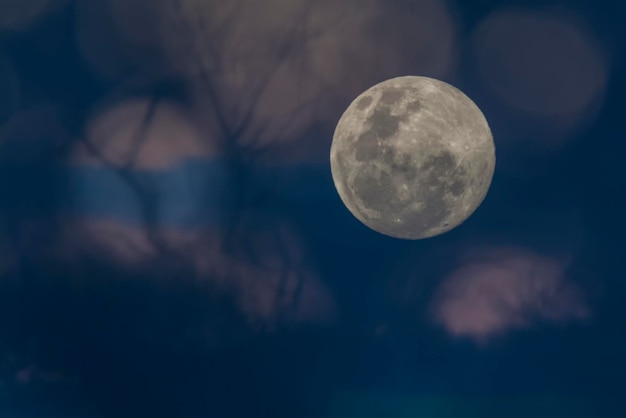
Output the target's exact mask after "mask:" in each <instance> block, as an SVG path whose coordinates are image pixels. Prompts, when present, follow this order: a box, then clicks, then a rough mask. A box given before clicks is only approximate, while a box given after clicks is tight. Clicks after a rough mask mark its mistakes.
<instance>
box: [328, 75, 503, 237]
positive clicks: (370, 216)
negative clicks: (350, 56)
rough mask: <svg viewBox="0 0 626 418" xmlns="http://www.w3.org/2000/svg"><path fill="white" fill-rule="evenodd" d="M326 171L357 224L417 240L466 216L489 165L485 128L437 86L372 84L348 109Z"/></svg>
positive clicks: (481, 191) (409, 80) (479, 117)
mask: <svg viewBox="0 0 626 418" xmlns="http://www.w3.org/2000/svg"><path fill="white" fill-rule="evenodd" d="M330 165H331V172H332V177H333V181H334V184H335V187H336V189H337V192H338V193H339V196H340V197H341V200H342V201H343V203H344V204H345V206H346V207H347V208H348V210H349V211H350V212H352V214H353V215H354V216H355V217H356V218H357V219H358V220H359V221H361V222H362V223H363V224H365V225H366V226H368V227H369V228H371V229H373V230H375V231H377V232H379V233H381V234H385V235H388V236H391V237H394V238H401V239H423V238H429V237H433V236H436V235H440V234H443V233H445V232H448V231H450V230H451V229H453V228H455V227H457V226H458V225H460V224H461V223H463V222H464V221H465V220H466V219H467V218H468V217H469V216H470V215H472V213H474V211H475V210H476V209H477V208H478V206H480V204H481V203H482V201H483V199H484V198H485V196H486V195H487V191H488V190H489V186H490V185H491V180H492V177H493V173H494V170H495V165H496V158H495V147H494V143H493V136H492V134H491V130H490V129H489V124H488V123H487V120H486V119H485V116H484V115H483V113H482V112H481V111H480V109H479V108H478V106H476V104H475V103H474V102H473V101H472V100H471V99H470V98H469V97H467V96H466V95H465V94H464V93H463V92H461V91H460V90H458V89H457V88H455V87H454V86H452V85H450V84H448V83H445V82H443V81H440V80H435V79H432V78H428V77H419V76H405V77H397V78H392V79H389V80H386V81H383V82H382V83H379V84H376V85H374V86H373V87H371V88H369V89H368V90H366V91H365V92H363V93H362V94H361V95H360V96H358V97H357V98H356V99H355V100H354V101H353V102H352V103H351V104H350V106H348V108H347V109H346V111H345V112H344V114H343V115H342V116H341V119H340V120H339V123H338V124H337V127H336V128H335V132H334V135H333V141H332V145H331V148H330Z"/></svg>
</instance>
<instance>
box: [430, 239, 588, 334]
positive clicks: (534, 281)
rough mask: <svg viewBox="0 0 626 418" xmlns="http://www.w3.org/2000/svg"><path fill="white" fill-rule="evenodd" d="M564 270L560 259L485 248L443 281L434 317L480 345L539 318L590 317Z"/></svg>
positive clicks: (578, 292)
mask: <svg viewBox="0 0 626 418" xmlns="http://www.w3.org/2000/svg"><path fill="white" fill-rule="evenodd" d="M564 268H565V266H564V265H563V264H562V263H560V262H559V261H558V260H554V259H551V258H549V257H546V256H542V255H540V254H536V253H533V252H531V251H527V250H523V249H518V248H506V249H502V248H495V249H484V250H482V251H480V252H479V253H477V254H476V257H475V259H474V260H473V261H472V260H469V261H467V262H466V263H465V264H463V265H461V266H460V267H459V268H458V269H456V270H455V271H454V272H452V273H451V274H450V275H449V276H448V277H447V278H446V279H445V280H444V282H443V283H442V284H441V286H440V287H439V289H438V291H437V293H436V296H435V299H434V301H433V304H432V315H433V319H434V321H435V322H436V323H438V324H439V325H441V326H442V327H444V328H445V329H446V331H447V332H448V333H449V334H450V335H452V336H454V337H467V338H470V339H473V340H474V341H476V342H479V343H483V342H487V341H488V340H489V339H490V338H491V337H494V336H499V335H501V334H503V333H505V332H507V331H511V330H515V329H520V328H528V327H531V326H533V325H536V324H537V323H538V322H539V321H549V322H554V323H560V322H564V321H568V320H576V319H584V318H588V317H589V316H590V314H591V312H590V309H589V307H588V306H587V304H586V301H585V299H584V297H583V295H582V294H581V291H580V289H579V288H578V287H577V286H576V285H575V284H573V283H571V282H569V281H568V280H567V279H566V277H565V276H564Z"/></svg>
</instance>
